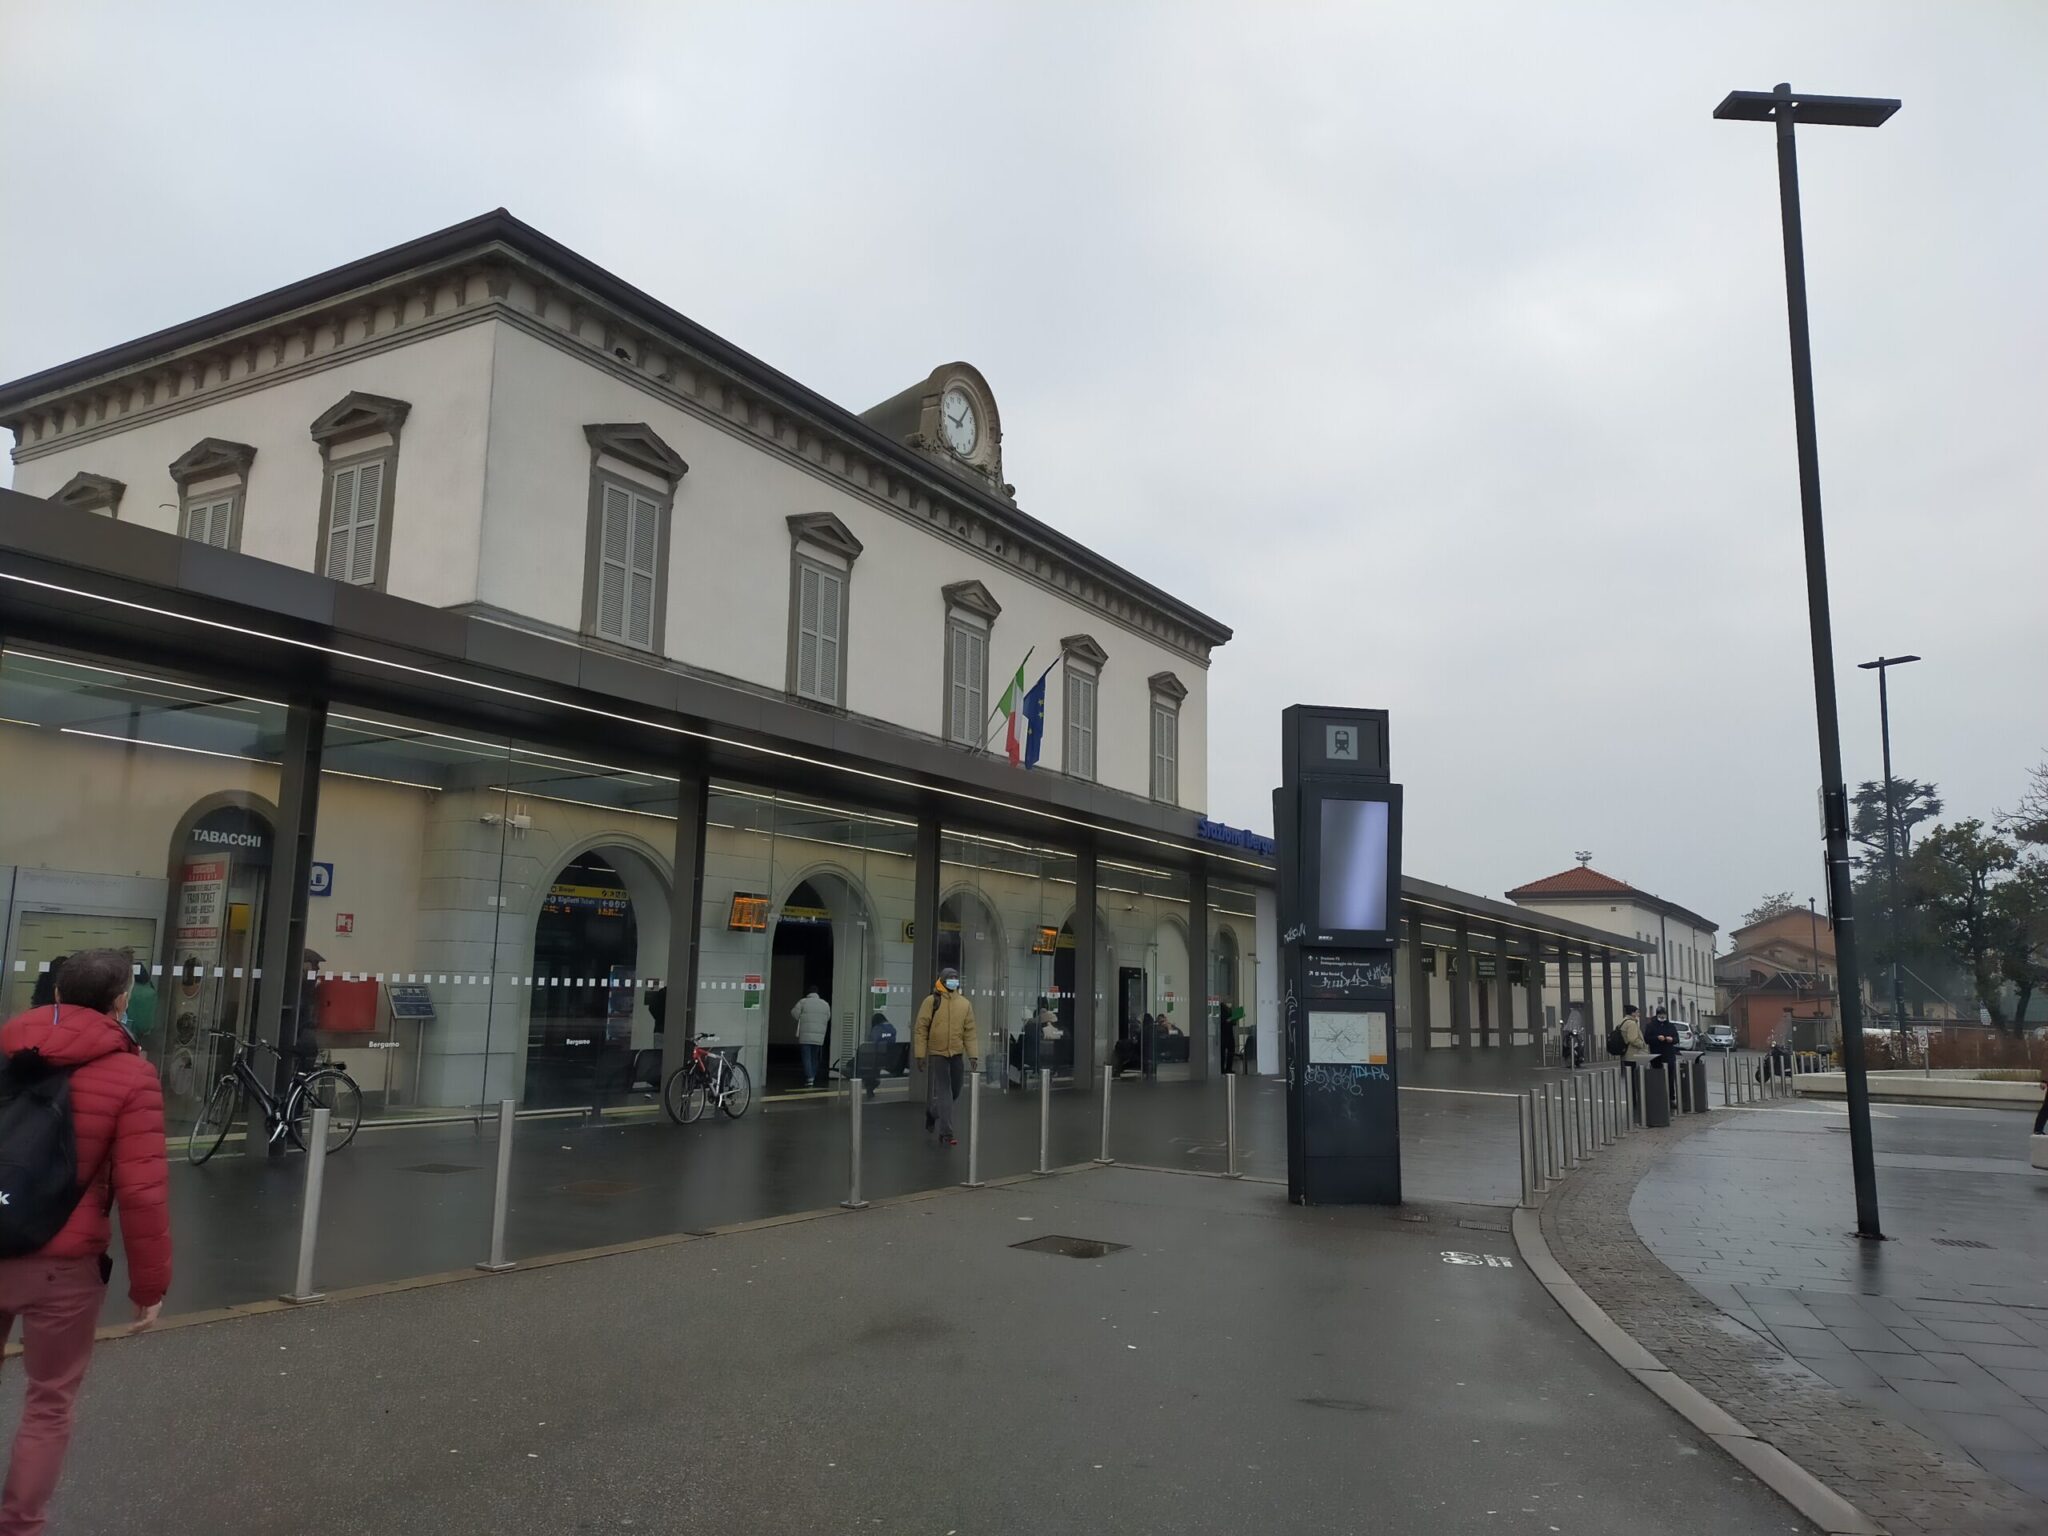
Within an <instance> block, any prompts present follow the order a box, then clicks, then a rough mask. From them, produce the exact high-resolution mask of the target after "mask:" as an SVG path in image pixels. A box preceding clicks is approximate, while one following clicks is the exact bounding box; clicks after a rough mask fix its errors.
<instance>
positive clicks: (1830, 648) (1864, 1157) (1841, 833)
mask: <svg viewBox="0 0 2048 1536" xmlns="http://www.w3.org/2000/svg"><path fill="white" fill-rule="evenodd" d="M1898 110H1899V104H1898V102H1897V101H1895V100H1891V99H1888V98H1884V97H1874V96H1804V95H1795V94H1794V93H1793V90H1792V87H1791V86H1789V85H1782V84H1781V85H1780V86H1778V88H1777V89H1776V90H1773V91H1730V92H1729V93H1728V96H1727V99H1725V100H1724V101H1723V102H1722V103H1721V104H1720V105H1719V106H1718V107H1716V108H1714V116H1715V117H1717V118H1720V119H1724V120H1732V121H1736V122H1752V123H1775V124H1776V125H1777V129H1778V213H1779V217H1780V219H1781V220H1782V222H1783V225H1784V236H1785V309H1786V317H1787V319H1788V320H1789V322H1790V329H1791V338H1792V421H1793V428H1794V431H1795V433H1796V435H1797V438H1798V444H1799V514H1800V521H1801V523H1802V524H1803V525H1804V528H1805V535H1806V610H1807V627H1808V629H1809V630H1810V631H1811V634H1812V640H1813V700H1814V714H1815V716H1816V717H1817V723H1818V725H1819V727H1820V775H1821V780H1820V788H1821V814H1822V817H1823V819H1824V821H1825V824H1826V828H1827V853H1828V906H1829V909H1830V910H1831V911H1832V912H1833V914H1834V919H1835V975H1836V978H1837V985H1838V986H1839V987H1840V990H1841V997H1842V1004H1841V1016H1842V1075H1843V1078H1844V1079H1845V1082H1846V1085H1847V1087H1848V1090H1849V1157H1850V1161H1851V1162H1852V1163H1853V1165H1854V1167H1855V1176H1856V1235H1857V1236H1858V1237H1866V1238H1873V1239H1875V1238H1881V1237H1883V1236H1884V1232H1883V1230H1882V1229H1881V1228H1880V1227H1879V1225H1878V1218H1877V1160H1876V1158H1875V1156H1874V1155H1873V1150H1872V1147H1871V1139H1870V1080H1869V1078H1868V1076H1867V1075H1866V1074H1865V1071H1864V1063H1863V996H1862V990H1861V987H1860V985H1859V983H1858V981H1857V976H1858V974H1859V972H1858V969H1857V965H1856V926H1855V924H1854V922H1853V921H1852V920H1851V914H1850V906H1849V790H1848V786H1847V785H1846V784H1845V783H1844V781H1843V778H1842V731H1841V724H1840V721H1839V720H1838V719H1837V718H1836V708H1835V642H1834V628H1833V624H1832V621H1831V620H1830V618H1829V615H1828V556H1827V542H1826V540H1825V538H1824V537H1823V535H1822V531H1821V513H1820V450H1819V446H1818V444H1817V442H1816V439H1815V435H1814V426H1813V346H1812V342H1811V340H1810V339H1809V338H1808V336H1807V329H1806V247H1805V243H1804V240H1803V238H1802V236H1801V234H1800V227H1799V158H1798V153H1797V151H1796V150H1795V148H1794V146H1793V141H1792V130H1793V127H1794V125H1795V124H1797V123H1826V124H1837V125H1840V126H1844V127H1851V128H1875V127H1877V126H1878V125H1879V124H1880V123H1882V122H1884V121H1885V120H1886V119H1887V118H1889V117H1890V116H1891V115H1892V114H1893V113H1894V112H1896V111H1898Z"/></svg>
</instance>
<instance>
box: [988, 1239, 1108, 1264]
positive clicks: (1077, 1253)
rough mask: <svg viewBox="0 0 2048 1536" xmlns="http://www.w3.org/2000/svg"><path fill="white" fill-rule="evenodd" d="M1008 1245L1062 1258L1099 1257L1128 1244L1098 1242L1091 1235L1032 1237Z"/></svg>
mask: <svg viewBox="0 0 2048 1536" xmlns="http://www.w3.org/2000/svg"><path fill="white" fill-rule="evenodd" d="M1010 1246H1011V1247H1012V1248H1025V1249H1029V1250H1030V1251H1031V1252H1032V1253H1056V1254H1058V1255H1059V1256H1060V1257H1061V1258H1063V1259H1100V1258H1106V1257H1107V1256H1108V1255H1110V1254H1112V1253H1122V1252H1123V1251H1124V1249H1125V1248H1126V1247H1128V1246H1129V1245H1128V1244H1126V1243H1104V1242H1098V1241H1097V1240H1096V1239H1094V1238H1092V1237H1034V1238H1032V1239H1031V1241H1030V1242H1028V1243H1012V1244H1010Z"/></svg>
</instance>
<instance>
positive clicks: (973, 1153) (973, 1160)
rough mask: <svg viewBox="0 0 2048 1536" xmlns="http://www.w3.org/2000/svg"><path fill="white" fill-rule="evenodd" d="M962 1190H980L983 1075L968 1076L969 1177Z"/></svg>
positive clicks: (976, 1073)
mask: <svg viewBox="0 0 2048 1536" xmlns="http://www.w3.org/2000/svg"><path fill="white" fill-rule="evenodd" d="M960 1187H961V1188H962V1189H980V1188H981V1187H982V1178H981V1074H980V1073H979V1072H970V1073H968V1074H967V1177H966V1178H965V1179H964V1180H962V1181H961V1185H960Z"/></svg>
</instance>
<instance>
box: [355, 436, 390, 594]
mask: <svg viewBox="0 0 2048 1536" xmlns="http://www.w3.org/2000/svg"><path fill="white" fill-rule="evenodd" d="M383 493H384V466H383V464H382V463H381V462H380V463H376V464H364V465H362V466H360V467H359V468H358V469H357V470H356V527H355V545H354V548H353V549H352V550H351V551H350V556H349V566H348V579H349V580H350V581H352V582H354V583H355V584H356V585H357V586H359V587H361V586H368V585H369V584H370V583H371V582H373V581H375V580H376V579H377V518H378V514H379V513H380V512H381V510H382V507H383Z"/></svg>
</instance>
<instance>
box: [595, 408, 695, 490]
mask: <svg viewBox="0 0 2048 1536" xmlns="http://www.w3.org/2000/svg"><path fill="white" fill-rule="evenodd" d="M583 435H584V437H585V438H587V439H588V440H589V442H590V446H591V448H592V449H593V450H594V451H595V452H598V453H608V454H610V455H611V456H612V457H613V458H615V459H623V460H624V461H625V462H626V463H628V464H632V465H634V466H636V467H638V468H640V469H644V470H648V471H650V472H651V473H653V474H657V475H660V476H662V477H663V478H664V479H666V480H669V481H671V482H674V481H679V480H681V479H682V478H683V476H685V475H687V474H688V473H689V472H690V466H689V465H688V464H685V463H684V462H683V456H682V455H681V454H680V453H677V452H676V451H675V449H673V448H671V447H669V445H668V444H667V443H665V442H663V441H662V440H661V435H660V434H659V433H657V432H656V431H655V430H654V428H652V427H650V426H649V425H647V423H646V422H644V421H606V422H592V423H591V424H590V425H588V426H586V427H584V429H583Z"/></svg>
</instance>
